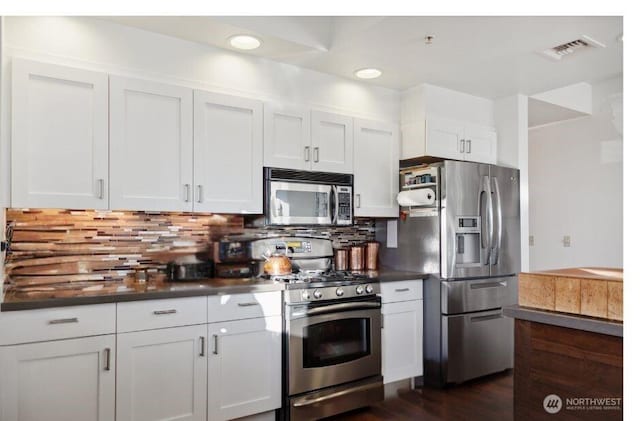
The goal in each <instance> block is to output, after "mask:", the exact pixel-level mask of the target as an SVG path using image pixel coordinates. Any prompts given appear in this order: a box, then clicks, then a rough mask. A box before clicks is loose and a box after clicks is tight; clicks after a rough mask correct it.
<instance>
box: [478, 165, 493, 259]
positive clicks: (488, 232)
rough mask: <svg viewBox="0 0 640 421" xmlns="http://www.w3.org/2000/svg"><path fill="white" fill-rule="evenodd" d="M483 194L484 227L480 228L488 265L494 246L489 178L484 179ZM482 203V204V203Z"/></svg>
mask: <svg viewBox="0 0 640 421" xmlns="http://www.w3.org/2000/svg"><path fill="white" fill-rule="evenodd" d="M482 186H483V187H482V188H483V190H482V193H484V197H485V201H484V209H480V212H481V221H483V222H482V225H483V226H482V227H480V235H481V237H482V246H483V248H488V253H487V260H486V262H483V263H484V264H485V265H488V264H489V263H490V261H491V247H492V245H493V198H492V196H491V183H490V181H489V176H488V175H485V176H484V177H483V178H482ZM481 203H482V202H481Z"/></svg>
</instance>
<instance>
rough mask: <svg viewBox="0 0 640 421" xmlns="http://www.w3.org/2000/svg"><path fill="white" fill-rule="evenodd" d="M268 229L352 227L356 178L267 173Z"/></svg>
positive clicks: (272, 170) (271, 170)
mask: <svg viewBox="0 0 640 421" xmlns="http://www.w3.org/2000/svg"><path fill="white" fill-rule="evenodd" d="M264 179H265V187H264V191H265V194H264V197H265V205H264V212H265V217H266V223H267V225H351V224H352V223H353V175H352V174H335V173H321V172H309V171H295V170H287V169H280V168H265V169H264Z"/></svg>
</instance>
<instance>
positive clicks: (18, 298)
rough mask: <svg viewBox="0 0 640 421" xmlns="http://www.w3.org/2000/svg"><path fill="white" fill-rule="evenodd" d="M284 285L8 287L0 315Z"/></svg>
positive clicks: (381, 274) (373, 274)
mask: <svg viewBox="0 0 640 421" xmlns="http://www.w3.org/2000/svg"><path fill="white" fill-rule="evenodd" d="M363 273H364V274H365V275H367V276H368V277H369V278H370V279H371V281H372V282H393V281H405V280H411V279H424V278H426V277H427V276H428V275H426V274H423V273H416V272H406V271H398V270H387V269H380V270H378V271H367V272H363ZM283 289H284V285H283V284H281V283H278V282H274V281H270V280H266V279H263V278H212V279H203V280H200V281H193V282H165V281H162V282H154V281H150V282H147V283H144V284H130V283H124V282H99V283H98V282H82V283H80V282H73V283H67V284H56V285H49V286H46V285H45V286H34V287H33V288H24V289H21V290H16V289H13V288H11V287H10V286H9V287H8V288H7V290H6V291H5V292H4V297H2V301H1V302H0V311H15V310H30V309H38V308H49V307H65V306H75V305H86V304H103V303H115V302H124V301H138V300H156V299H163V298H179V297H194V296H203V295H220V294H241V293H251V292H267V291H282V290H283Z"/></svg>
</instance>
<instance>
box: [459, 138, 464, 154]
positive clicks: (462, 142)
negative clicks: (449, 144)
mask: <svg viewBox="0 0 640 421" xmlns="http://www.w3.org/2000/svg"><path fill="white" fill-rule="evenodd" d="M460 153H464V139H460Z"/></svg>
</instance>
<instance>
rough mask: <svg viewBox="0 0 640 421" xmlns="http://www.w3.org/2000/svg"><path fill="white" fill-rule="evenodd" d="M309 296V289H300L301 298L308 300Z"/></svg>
mask: <svg viewBox="0 0 640 421" xmlns="http://www.w3.org/2000/svg"><path fill="white" fill-rule="evenodd" d="M309 298H311V294H309V291H302V299H303V300H308V299H309Z"/></svg>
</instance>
